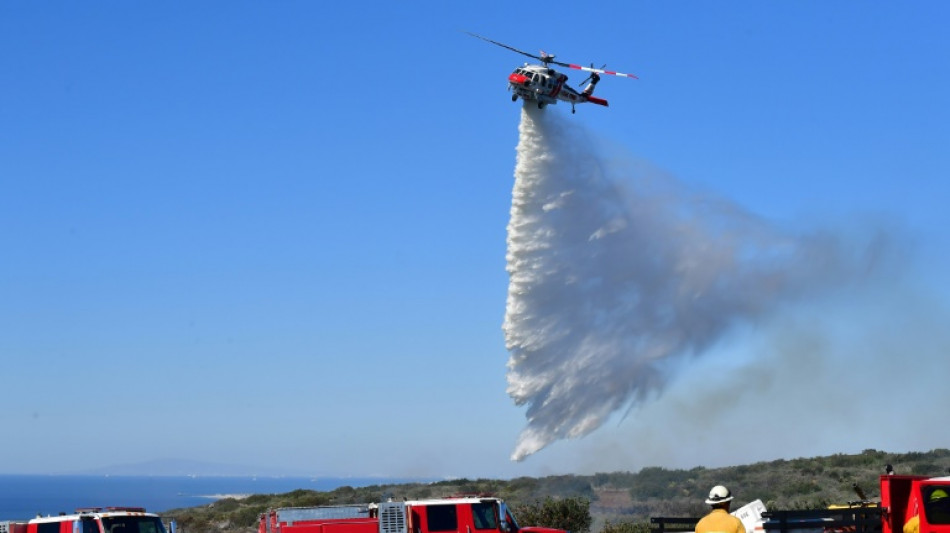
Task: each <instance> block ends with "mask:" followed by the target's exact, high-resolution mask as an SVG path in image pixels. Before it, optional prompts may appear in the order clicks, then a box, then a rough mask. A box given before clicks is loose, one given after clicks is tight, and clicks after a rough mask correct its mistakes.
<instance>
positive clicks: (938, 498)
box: [881, 475, 950, 533]
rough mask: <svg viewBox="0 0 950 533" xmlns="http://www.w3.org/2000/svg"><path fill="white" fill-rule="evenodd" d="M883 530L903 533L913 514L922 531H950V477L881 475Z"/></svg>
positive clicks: (886, 532)
mask: <svg viewBox="0 0 950 533" xmlns="http://www.w3.org/2000/svg"><path fill="white" fill-rule="evenodd" d="M881 507H882V509H883V511H884V513H883V527H882V533H901V532H902V531H903V527H904V524H906V523H907V521H908V520H910V519H911V518H913V517H915V516H916V517H918V518H919V520H920V527H919V531H920V533H950V477H927V476H899V475H885V476H881Z"/></svg>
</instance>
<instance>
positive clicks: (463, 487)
mask: <svg viewBox="0 0 950 533" xmlns="http://www.w3.org/2000/svg"><path fill="white" fill-rule="evenodd" d="M886 465H892V466H893V469H894V471H895V472H896V473H898V474H921V475H929V476H941V475H947V472H948V470H947V468H948V467H950V450H948V449H936V450H932V451H929V452H911V453H887V452H883V451H878V450H873V449H868V450H864V451H863V452H861V453H857V454H835V455H830V456H825V457H812V458H799V459H778V460H775V461H768V462H760V463H754V464H748V465H739V466H728V467H722V468H704V467H695V468H691V469H666V468H660V467H649V468H643V469H641V470H640V471H638V472H612V473H596V474H592V475H562V476H548V477H541V478H531V477H519V478H514V479H510V480H498V479H452V480H445V481H439V482H436V483H410V484H396V485H373V486H368V487H340V488H337V489H335V490H332V491H327V492H321V491H312V490H296V491H292V492H287V493H282V494H255V495H252V496H248V497H246V498H225V499H222V500H218V501H216V502H214V503H212V504H209V505H207V506H202V507H193V508H187V509H175V510H171V511H168V512H165V513H162V515H163V517H165V518H166V519H174V520H175V521H176V522H177V524H178V526H179V528H180V529H179V531H180V533H253V532H254V531H256V528H257V523H258V516H259V515H260V513H262V512H264V511H265V510H267V509H272V508H278V507H308V506H318V505H337V504H347V503H366V502H378V501H381V500H385V499H387V498H390V497H392V498H395V499H400V500H401V499H409V500H413V499H424V498H437V497H445V496H452V495H458V494H492V495H494V496H498V497H500V498H504V499H505V500H506V501H507V502H508V504H509V505H510V506H511V508H512V509H513V511H514V513H515V515H516V516H517V517H518V520H519V522H520V523H521V524H522V525H536V526H547V527H558V528H562V529H568V530H570V531H571V532H572V533H646V532H647V531H648V530H649V519H650V517H651V516H700V515H702V514H704V513H705V512H706V505H705V504H704V503H703V500H704V499H705V498H706V495H707V494H708V492H709V489H710V488H711V487H712V486H714V485H719V484H722V485H726V486H728V487H729V488H730V489H732V491H733V493H734V494H735V496H736V501H735V505H734V506H733V509H735V508H737V507H738V506H741V505H744V504H746V503H749V502H751V501H753V500H762V502H763V503H764V504H765V505H766V507H767V508H768V509H770V510H779V509H807V508H821V507H826V506H828V505H831V504H841V503H848V502H854V501H857V500H859V499H861V498H860V496H859V495H858V491H857V490H856V489H855V488H854V487H855V486H856V487H858V489H861V490H863V493H864V494H865V496H866V497H867V499H869V500H877V499H879V494H878V479H879V476H880V475H882V474H884V472H885V470H884V469H885V466H886Z"/></svg>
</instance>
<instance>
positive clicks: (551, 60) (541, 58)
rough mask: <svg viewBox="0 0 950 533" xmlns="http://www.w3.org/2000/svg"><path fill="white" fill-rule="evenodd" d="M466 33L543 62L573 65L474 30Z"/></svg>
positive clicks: (566, 65)
mask: <svg viewBox="0 0 950 533" xmlns="http://www.w3.org/2000/svg"><path fill="white" fill-rule="evenodd" d="M465 33H467V34H469V35H471V36H472V37H477V38H479V39H481V40H483V41H488V42H490V43H492V44H497V45H498V46H500V47H502V48H507V49H509V50H511V51H512V52H517V53H519V54H521V55H526V56H528V57H530V58H533V59H537V60H538V61H541V62H543V63H553V64H555V65H560V66H562V67H570V66H571V65H568V64H567V63H561V62H560V61H554V60H553V59H552V58H553V57H554V56H548V55H545V56H544V57H541V56H536V55H534V54H529V53H528V52H525V51H524V50H518V49H517V48H515V47H514V46H508V45H507V44H504V43H500V42H498V41H493V40H491V39H489V38H488V37H482V36H481V35H478V34H477V33H472V32H470V31H467V32H465Z"/></svg>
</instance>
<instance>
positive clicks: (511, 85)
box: [508, 63, 607, 107]
mask: <svg viewBox="0 0 950 533" xmlns="http://www.w3.org/2000/svg"><path fill="white" fill-rule="evenodd" d="M595 84H596V82H592V83H591V84H590V85H588V86H587V88H586V89H584V91H583V92H578V91H577V90H575V89H574V88H573V87H571V86H569V85H568V84H567V75H566V74H563V73H561V72H558V71H556V70H554V69H553V68H550V67H548V66H545V65H531V64H528V63H525V65H524V66H521V67H518V68H516V69H515V70H514V72H512V73H511V74H509V75H508V89H509V90H510V91H511V92H512V99H513V100H516V99H517V98H518V97H520V98H521V99H523V100H526V101H536V102H538V107H544V106H545V105H547V104H556V103H557V101H558V100H563V101H565V102H569V103H570V104H571V106H572V107H573V105H574V104H580V103H584V102H591V103H593V104H598V105H602V106H606V105H607V101H606V100H604V99H602V98H595V97H593V96H591V93H593V92H594V85H595Z"/></svg>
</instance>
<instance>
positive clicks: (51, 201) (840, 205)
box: [0, 1, 950, 477]
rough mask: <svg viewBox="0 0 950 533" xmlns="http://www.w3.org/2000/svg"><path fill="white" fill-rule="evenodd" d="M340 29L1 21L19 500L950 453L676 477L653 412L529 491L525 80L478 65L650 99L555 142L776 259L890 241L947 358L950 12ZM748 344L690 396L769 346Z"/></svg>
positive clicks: (0, 417)
mask: <svg viewBox="0 0 950 533" xmlns="http://www.w3.org/2000/svg"><path fill="white" fill-rule="evenodd" d="M328 6H329V4H323V3H317V2H279V3H275V2H271V3H263V2H203V3H177V4H161V5H158V4H149V5H145V4H134V3H126V2H98V3H93V4H90V3H82V4H78V3H67V2H21V1H12V2H3V3H2V4H0V50H2V51H0V94H2V95H3V98H2V100H0V355H2V360H3V361H4V376H5V380H4V381H5V388H6V391H5V392H6V394H4V397H5V400H4V401H3V403H2V405H3V408H2V409H0V421H2V423H3V426H4V427H6V428H8V430H10V431H11V432H12V433H11V435H13V438H7V439H4V443H3V444H2V446H0V450H3V452H4V453H2V454H0V456H2V458H0V472H8V473H26V472H33V473H41V472H51V471H71V470H82V469H85V468H95V467H100V466H103V465H109V464H121V463H134V462H140V461H141V462H144V461H150V460H153V459H157V458H166V457H176V458H186V459H190V460H201V461H214V462H224V463H234V464H242V465H253V467H254V468H259V469H262V470H267V469H273V470H280V471H293V472H300V473H304V474H308V475H309V474H328V475H393V476H405V475H423V476H447V475H465V476H469V477H511V476H517V475H542V474H547V473H569V472H578V473H583V472H589V471H593V470H619V469H629V470H636V469H639V468H640V467H643V466H655V465H659V466H671V467H678V466H694V465H700V464H703V465H712V464H717V463H718V464H741V463H746V462H750V461H751V460H761V459H772V458H779V457H797V456H808V455H813V454H821V453H835V452H854V451H860V450H861V449H864V448H871V447H876V448H882V449H886V450H889V451H900V450H904V449H908V450H909V449H929V448H931V447H934V446H940V445H945V442H946V437H947V435H935V434H932V433H930V432H925V433H926V434H921V432H918V431H916V428H915V427H911V428H908V431H905V432H903V433H904V434H905V437H902V438H901V439H897V438H892V437H893V435H882V434H881V432H880V431H877V432H876V433H875V431H872V429H877V427H875V428H871V427H870V426H871V424H872V421H873V420H874V417H873V416H871V412H870V407H869V408H868V411H863V412H862V413H860V414H861V415H862V416H865V417H866V418H867V420H868V422H867V424H866V425H865V426H862V429H863V430H866V431H865V432H861V433H858V434H856V433H854V432H851V433H849V434H848V435H847V436H843V435H838V436H835V435H834V434H833V433H835V432H834V431H830V432H828V435H824V434H823V436H822V438H821V439H810V440H809V439H801V440H800V441H799V440H798V439H791V441H790V442H785V443H783V446H782V447H775V448H770V449H763V448H760V447H755V448H752V449H751V450H750V449H747V448H741V447H739V446H735V445H734V444H735V443H732V444H733V445H729V443H728V442H723V443H721V446H711V445H710V442H709V440H708V439H712V442H713V443H715V438H713V437H710V436H709V435H710V433H709V431H712V434H715V430H714V429H710V430H709V431H707V429H706V428H703V429H702V431H703V436H702V437H697V436H696V435H694V434H690V433H689V431H688V429H687V428H685V427H679V426H677V429H676V432H675V433H673V434H671V435H668V438H669V439H671V440H676V441H677V442H693V443H695V444H696V445H695V446H692V447H691V446H689V445H685V444H684V445H683V448H682V450H681V451H679V452H677V453H671V452H669V450H668V449H667V448H668V446H665V445H663V444H650V443H647V442H638V441H636V439H635V438H634V436H636V435H641V436H642V433H637V432H642V431H647V429H644V428H645V427H647V426H650V425H651V424H652V426H651V427H653V428H654V429H655V428H657V427H659V426H664V425H666V424H667V422H668V417H670V416H673V415H671V412H670V411H663V410H662V409H660V408H657V409H656V410H654V411H651V410H649V408H647V409H646V410H645V411H642V412H641V411H637V412H633V413H628V415H627V417H626V418H624V419H623V420H622V421H621V420H617V421H615V423H612V424H608V425H606V426H604V427H603V428H601V429H600V430H598V431H597V432H596V433H595V434H592V435H590V436H588V437H587V438H585V439H580V440H577V441H568V442H560V443H557V444H555V445H553V446H551V447H550V448H549V449H546V450H543V451H541V452H539V453H538V454H537V455H535V456H532V457H530V458H528V459H527V460H525V461H524V462H521V463H512V462H510V461H509V460H508V456H509V455H510V453H511V450H512V448H513V446H514V443H515V440H516V438H517V435H518V433H519V432H520V430H521V429H522V427H523V426H524V423H525V418H524V409H523V408H519V407H516V406H515V405H514V404H513V402H512V401H511V399H510V398H509V397H508V396H507V394H506V392H505V387H506V380H505V372H506V366H505V364H506V362H507V360H508V353H507V351H506V349H505V344H504V337H503V334H502V330H501V324H502V320H503V318H504V312H505V298H506V292H507V283H508V277H507V274H506V272H505V252H506V245H505V237H506V234H505V230H506V224H507V221H508V216H509V208H510V206H511V190H512V179H513V178H512V176H513V170H514V162H515V145H516V143H517V142H518V122H519V116H520V114H519V113H520V112H519V108H520V104H514V103H512V102H510V100H509V98H508V94H507V93H506V91H505V84H506V77H507V74H508V73H509V72H510V70H511V69H513V68H514V67H515V66H517V65H520V64H521V63H522V59H523V58H520V57H519V56H517V55H515V54H513V53H511V52H509V51H506V50H504V49H501V48H498V47H495V46H492V45H490V44H488V43H485V42H482V41H478V40H476V39H473V38H471V37H468V36H466V35H465V34H464V33H461V31H462V30H467V31H472V32H476V33H479V34H481V35H485V36H487V37H490V38H492V39H495V40H499V41H503V42H506V43H508V44H510V45H512V46H515V47H518V48H521V49H524V50H528V51H532V52H536V51H537V50H538V49H540V48H543V49H544V50H545V51H547V52H549V53H556V54H557V55H558V59H559V60H564V61H568V62H574V63H585V64H586V63H590V62H596V63H598V64H602V63H605V62H606V63H607V65H608V68H612V69H616V70H619V71H623V72H632V73H635V74H637V75H638V76H639V77H640V79H639V80H626V79H611V78H608V79H605V80H604V81H603V82H602V83H601V85H600V86H599V87H598V94H599V95H600V96H601V97H604V98H607V99H608V100H609V101H610V103H611V106H610V108H608V109H604V108H600V107H594V106H589V107H588V106H581V107H579V108H578V111H577V114H576V115H572V116H570V114H569V109H568V108H567V107H566V106H563V105H561V106H556V107H554V108H551V109H549V110H548V112H552V113H559V114H563V115H566V116H568V117H567V120H569V121H570V122H574V123H576V124H577V127H578V129H579V130H583V131H586V132H588V133H589V135H591V136H593V137H594V138H596V139H597V140H598V142H599V143H601V144H602V145H603V146H609V147H611V149H614V150H617V151H622V152H623V153H625V154H627V155H628V156H629V157H632V158H635V159H636V160H638V161H642V162H644V163H645V164H649V165H651V166H652V167H654V168H656V169H659V171H661V172H663V173H666V174H668V175H670V176H673V177H674V178H675V179H676V180H679V181H680V182H682V183H683V184H684V186H685V187H688V188H690V189H692V190H697V191H703V193H704V194H706V193H709V194H714V195H717V196H719V197H722V198H725V199H728V201H730V202H734V203H735V204H737V205H740V206H742V207H744V208H745V209H747V210H748V211H750V212H752V213H754V214H756V215H758V216H761V217H763V218H765V219H768V220H770V221H773V222H774V223H775V224H777V225H779V226H783V227H791V226H795V225H798V224H806V225H808V226H810V227H812V226H819V227H820V226H830V227H835V228H845V230H846V229H847V228H849V227H852V226H855V225H861V224H863V223H864V222H863V221H866V220H868V219H871V220H875V221H884V222H883V223H884V224H886V225H888V226H889V227H894V228H899V234H900V235H901V240H902V243H904V245H906V247H907V249H908V250H910V251H909V252H908V254H907V257H905V259H906V262H907V263H908V266H907V267H906V270H905V271H906V272H910V273H911V274H910V275H908V276H906V280H907V283H906V284H907V286H908V287H909V288H908V287H904V288H905V289H906V291H903V290H902V291H901V298H909V299H912V300H914V301H921V300H923V301H926V304H925V305H923V306H922V308H925V309H927V310H928V311H926V312H922V314H921V315H920V316H925V317H926V318H927V321H928V323H929V322H933V325H932V327H929V328H928V329H927V330H926V331H927V332H929V333H933V334H937V333H938V332H940V330H941V329H942V328H941V327H940V324H942V323H943V321H942V320H940V318H942V317H945V316H948V315H944V314H943V313H944V310H945V308H946V302H947V298H948V297H950V291H948V285H947V276H946V274H945V272H946V266H947V259H948V257H947V253H946V251H947V249H948V245H950V239H948V236H947V232H946V230H945V228H946V227H947V225H948V223H950V216H948V215H947V210H946V208H945V205H944V204H945V202H946V199H947V198H948V197H950V191H948V186H947V183H948V180H947V177H948V175H950V150H948V147H950V106H948V98H947V95H948V94H950V72H948V70H947V68H946V64H947V59H948V57H950V39H948V38H947V36H946V27H947V22H948V20H950V6H948V5H947V4H946V3H943V2H938V1H932V2H927V1H925V2H914V3H912V4H896V3H893V2H884V1H868V2H857V1H844V2H819V1H795V2H792V1H777V2H729V3H713V2H699V1H696V2H687V1H684V2H644V1H632V2H600V3H596V4H593V5H589V6H586V5H585V6H584V7H583V8H578V5H577V4H576V3H566V2H562V3H557V2H555V3H553V4H552V3H548V4H545V5H544V6H543V7H539V6H538V5H537V4H530V3H517V2H480V3H466V4H463V3H458V4H457V5H456V4H453V3H444V2H410V3H394V2H370V3H352V4H350V3H335V4H333V5H332V7H328ZM569 74H571V73H569ZM582 77H583V76H578V74H572V75H571V79H572V80H574V81H580V79H581V78H582ZM908 294H909V295H910V296H908ZM893 298H895V296H894V294H893V293H892V292H889V291H885V290H881V291H880V292H879V293H876V292H873V291H872V292H868V293H863V294H862V295H861V297H859V298H855V299H854V300H855V301H863V302H865V303H868V305H873V304H879V305H881V308H880V311H876V312H874V313H868V314H867V315H861V316H862V318H861V319H854V318H853V317H854V316H855V315H853V314H849V313H846V312H841V313H837V314H825V313H823V312H821V311H816V310H815V309H812V310H811V311H808V312H806V311H798V313H799V315H794V313H793V315H794V316H796V317H797V318H790V319H788V320H791V321H792V322H794V323H795V324H801V323H802V322H808V320H810V318H807V317H814V316H816V315H820V316H822V317H824V318H826V319H827V320H822V321H823V322H827V323H828V324H830V325H828V326H827V327H829V328H831V329H834V330H835V331H839V332H844V333H841V335H840V336H836V337H835V338H836V339H843V338H846V339H852V340H853V339H855V338H860V337H861V336H862V333H861V331H862V327H873V326H875V325H880V324H882V323H887V324H891V323H893V321H892V320H891V319H890V316H889V314H888V311H887V310H888V309H889V310H891V311H893V310H894V309H896V308H898V307H897V306H895V304H894V302H895V301H894V300H893ZM901 301H904V300H901ZM875 309H877V308H875ZM839 315H840V317H842V318H841V320H838V321H836V320H834V318H835V317H838V316H839ZM870 315H873V317H871V318H869V316H870ZM901 315H902V316H905V317H906V315H907V313H901ZM915 316H916V315H915ZM803 317H806V318H803ZM848 317H852V319H850V320H849V319H848ZM914 323H915V324H916V323H917V322H914ZM785 325H786V326H787V325H788V322H786V323H785ZM776 328H778V329H781V330H782V331H783V332H786V331H788V328H787V327H778V326H776ZM764 329H766V330H768V328H764ZM806 336H807V335H806ZM735 337H736V338H734V339H731V342H733V348H734V349H733V350H731V351H730V352H729V353H728V354H726V355H722V354H719V356H718V357H719V358H718V359H717V358H716V357H710V358H706V359H704V360H703V361H704V362H703V364H707V365H712V366H713V367H714V368H732V367H733V365H740V366H741V361H742V357H744V356H747V354H748V353H750V352H753V351H755V349H756V348H757V347H761V346H762V345H764V344H769V342H770V341H767V340H765V338H766V337H769V335H768V334H763V333H762V332H758V333H752V334H749V335H743V334H742V333H736V335H735ZM891 341H892V342H893V344H894V345H895V346H899V345H901V343H902V339H901V336H900V335H899V334H898V333H897V332H895V333H894V338H893V339H891ZM913 341H914V342H915V343H921V344H923V345H925V346H927V347H928V349H934V346H937V347H940V348H943V347H946V346H950V344H948V343H947V342H946V339H945V338H942V337H941V338H939V339H936V340H935V342H930V343H928V342H926V337H925V336H924V337H923V338H922V337H921V335H915V338H914V339H913ZM836 342H837V341H836ZM842 342H844V341H842ZM849 346H853V345H849ZM892 353H903V351H902V350H900V349H897V348H895V350H894V352H892ZM942 353H945V352H942ZM743 354H745V355H743ZM903 356H904V357H906V356H907V354H906V353H904V354H903ZM736 368H738V366H736ZM888 368H890V367H888ZM944 375H945V374H944ZM868 377H869V378H872V377H879V376H868ZM681 383H683V387H686V386H687V385H688V384H690V383H691V381H690V378H689V376H688V375H687V377H684V379H683V380H682V381H681ZM746 385H751V383H747V384H746ZM876 387H877V386H876V385H875V384H874V383H873V382H866V383H864V384H863V387H862V389H861V395H864V396H866V398H865V399H867V398H871V397H875V396H880V395H879V394H878V393H877V392H876ZM838 392H840V391H838ZM676 398H677V396H676V391H675V390H671V391H670V394H669V396H667V397H666V399H664V398H660V399H659V400H658V401H657V402H656V404H657V405H663V404H664V401H665V402H666V403H665V405H667V406H670V405H674V404H675V405H680V407H683V404H676V401H675V400H676ZM684 408H689V406H688V405H687V406H686V407H684ZM900 413H901V411H897V412H896V413H895V416H900ZM760 414H761V413H758V414H757V415H756V416H758V415H760ZM740 416H741V415H740V414H739V413H738V412H737V414H736V418H739V417H740ZM802 416H803V418H802V420H805V418H806V417H805V415H804V414H803V415H802ZM641 426H642V427H641ZM745 428H746V429H748V426H745ZM804 433H808V431H807V430H805V431H804ZM839 433H840V432H839ZM907 433H909V434H911V435H913V436H912V437H906V434H907ZM632 435H633V436H632ZM856 435H857V436H856ZM656 437H657V440H658V441H659V440H661V439H660V438H659V437H660V436H659V435H656ZM941 443H942V444H941ZM711 448H715V449H712V450H711ZM718 448H722V449H718ZM604 450H610V453H608V452H606V451H604ZM740 451H741V452H742V453H740Z"/></svg>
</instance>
